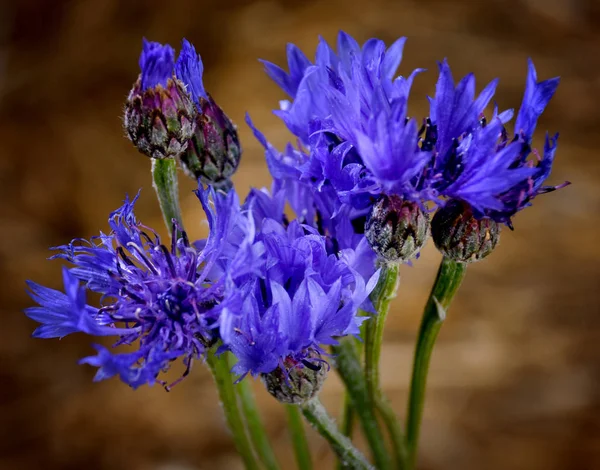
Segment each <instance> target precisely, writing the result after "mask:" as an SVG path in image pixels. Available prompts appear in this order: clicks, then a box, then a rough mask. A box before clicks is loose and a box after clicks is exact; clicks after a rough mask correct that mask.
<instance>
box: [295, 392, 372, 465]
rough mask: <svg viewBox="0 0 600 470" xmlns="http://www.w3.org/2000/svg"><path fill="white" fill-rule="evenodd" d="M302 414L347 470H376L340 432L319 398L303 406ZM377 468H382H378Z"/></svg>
mask: <svg viewBox="0 0 600 470" xmlns="http://www.w3.org/2000/svg"><path fill="white" fill-rule="evenodd" d="M302 413H303V414H304V417H305V418H306V419H307V420H308V422H309V423H310V424H311V425H312V426H313V427H314V428H315V429H316V430H317V431H318V432H319V434H321V436H323V437H324V438H325V439H327V441H328V442H329V445H330V446H331V448H332V449H333V451H334V452H335V453H336V454H337V456H338V457H339V458H340V460H341V461H342V462H344V465H345V466H346V468H353V469H356V470H374V468H375V467H373V466H372V465H371V464H370V463H369V462H368V461H367V460H366V459H365V457H364V456H363V455H362V454H361V453H360V452H359V451H358V449H356V447H354V446H353V445H352V442H351V441H350V439H348V438H347V437H346V436H344V435H343V434H342V433H340V431H339V430H338V428H337V426H336V425H335V422H334V421H333V420H332V419H331V417H330V416H329V415H328V414H327V410H326V409H325V407H324V406H323V405H322V404H321V402H320V401H319V399H318V398H312V399H311V400H309V401H308V402H306V403H305V404H304V405H302ZM377 468H378V469H379V468H382V467H379V466H377Z"/></svg>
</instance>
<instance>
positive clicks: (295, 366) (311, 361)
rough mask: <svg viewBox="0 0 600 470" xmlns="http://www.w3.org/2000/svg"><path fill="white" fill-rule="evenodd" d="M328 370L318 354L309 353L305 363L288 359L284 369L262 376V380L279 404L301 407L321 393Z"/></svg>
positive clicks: (285, 360) (284, 362)
mask: <svg viewBox="0 0 600 470" xmlns="http://www.w3.org/2000/svg"><path fill="white" fill-rule="evenodd" d="M315 359H316V360H317V361H316V362H315ZM328 369H329V367H328V366H327V364H326V363H325V362H323V361H322V360H321V359H320V358H319V357H318V355H317V354H316V353H309V355H308V356H307V358H306V359H305V360H303V361H298V360H296V359H294V358H292V357H290V356H288V357H286V358H285V359H284V361H283V367H282V366H281V365H280V366H278V367H277V369H275V370H274V371H273V372H269V373H268V374H261V378H262V381H263V383H264V384H265V387H266V389H267V391H268V392H269V393H270V394H271V395H273V396H274V397H275V398H276V399H277V400H278V401H279V402H281V403H287V404H293V405H301V404H303V403H306V402H307V401H308V400H310V399H311V398H314V397H315V396H316V395H317V394H318V393H319V391H320V390H321V387H322V386H323V383H324V382H325V378H326V377H327V372H328Z"/></svg>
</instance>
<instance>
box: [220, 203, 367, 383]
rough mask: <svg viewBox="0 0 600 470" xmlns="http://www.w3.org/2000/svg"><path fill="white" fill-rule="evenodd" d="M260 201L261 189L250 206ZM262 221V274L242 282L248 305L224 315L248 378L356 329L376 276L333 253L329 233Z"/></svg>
mask: <svg viewBox="0 0 600 470" xmlns="http://www.w3.org/2000/svg"><path fill="white" fill-rule="evenodd" d="M257 201H260V197H257V196H256V195H255V196H254V200H253V201H251V202H250V208H251V209H250V210H252V207H254V206H255V205H256V204H258V202H257ZM264 202H266V201H262V203H264ZM265 207H266V206H265V205H264V204H263V205H262V207H260V209H259V211H260V213H263V212H264V209H265ZM257 217H258V216H257ZM260 225H261V231H260V233H259V234H257V239H259V240H260V241H261V242H262V244H263V245H264V248H265V264H264V266H263V271H262V275H261V276H259V277H255V278H253V279H248V280H247V281H246V283H244V284H241V285H240V289H241V290H245V291H248V292H249V295H248V296H246V298H245V299H244V302H243V306H242V308H241V309H240V310H239V311H234V310H231V309H228V310H227V311H223V314H222V317H221V329H220V331H221V338H222V340H223V342H224V344H225V346H226V347H227V348H228V349H230V350H231V351H232V352H233V354H234V355H235V356H236V357H237V359H238V362H237V364H236V365H235V367H234V372H236V373H237V374H239V375H240V376H242V377H243V376H244V375H246V374H247V373H251V374H252V375H257V374H261V373H269V372H272V371H273V370H274V369H276V368H277V366H278V365H281V364H283V362H284V360H286V359H289V358H291V359H293V360H294V361H296V362H297V363H303V362H304V363H306V361H307V360H308V358H309V357H314V353H315V352H316V353H317V354H320V353H322V352H323V349H322V346H323V345H328V344H334V343H335V342H336V340H335V338H336V337H339V336H344V335H349V334H352V335H356V334H358V332H359V326H360V323H361V322H362V320H363V319H364V317H359V316H357V311H358V308H359V307H360V306H361V305H363V304H364V303H365V301H366V300H367V298H368V295H369V293H370V292H371V291H372V289H373V288H374V286H375V284H376V282H377V277H378V273H376V274H375V275H373V276H372V278H371V279H370V280H369V282H367V283H365V281H364V279H363V277H362V276H361V275H360V274H359V273H358V272H356V271H355V270H354V269H352V268H351V267H350V266H349V265H348V264H347V263H346V261H345V260H344V259H340V257H338V256H336V255H334V254H328V253H327V249H326V245H325V238H324V237H323V236H321V235H319V234H318V233H317V231H316V230H314V229H312V228H310V227H308V226H305V225H302V224H300V223H298V222H297V221H293V222H291V223H290V224H289V225H288V226H287V227H285V226H284V225H283V224H282V223H280V222H279V221H277V220H273V219H263V220H262V222H261V224H260ZM309 362H310V361H309ZM314 366H318V365H314Z"/></svg>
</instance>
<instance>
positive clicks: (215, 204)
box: [26, 190, 262, 388]
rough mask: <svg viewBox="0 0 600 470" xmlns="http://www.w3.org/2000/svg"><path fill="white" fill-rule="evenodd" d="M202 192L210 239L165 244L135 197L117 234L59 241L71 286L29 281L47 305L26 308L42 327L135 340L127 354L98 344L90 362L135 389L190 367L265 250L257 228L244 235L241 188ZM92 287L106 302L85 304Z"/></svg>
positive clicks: (117, 221) (119, 213) (117, 217)
mask: <svg viewBox="0 0 600 470" xmlns="http://www.w3.org/2000/svg"><path fill="white" fill-rule="evenodd" d="M198 195H199V197H200V200H201V202H202V205H203V208H204V210H205V212H206V214H207V217H208V221H209V224H210V235H209V237H208V239H207V240H205V241H204V242H199V243H196V244H194V245H191V244H190V243H189V241H188V239H187V235H186V234H185V232H184V233H183V235H182V237H181V238H180V239H179V240H173V242H172V243H171V245H170V247H167V246H165V245H164V244H163V243H162V242H161V239H160V237H159V236H158V235H157V234H156V233H155V232H153V231H152V230H151V229H149V228H148V227H146V226H144V225H143V224H141V223H140V222H138V221H137V219H136V218H135V215H134V213H133V209H134V205H135V201H136V200H137V197H136V198H135V199H134V200H133V201H130V200H129V199H126V200H125V203H124V204H123V206H122V207H121V208H119V209H118V210H116V211H115V212H113V213H112V214H111V215H110V218H109V225H110V228H111V231H110V233H109V234H108V235H105V234H101V235H100V236H98V237H95V238H93V239H91V240H90V241H86V240H74V241H73V242H72V243H70V244H69V245H65V246H61V247H58V248H57V249H58V250H60V253H59V254H58V255H55V256H54V258H61V259H65V260H67V261H69V262H70V263H72V264H73V265H74V267H73V268H71V269H69V270H67V269H66V268H65V270H64V284H65V291H66V293H62V292H58V291H55V290H52V289H48V288H45V287H42V286H39V285H37V284H34V283H30V284H29V285H30V288H31V291H32V292H31V296H32V298H33V299H34V300H35V301H36V302H37V303H38V304H39V305H40V306H39V307H33V308H30V309H28V310H27V312H26V313H27V315H28V316H30V317H31V318H32V319H34V320H36V321H38V322H40V323H42V326H41V327H39V328H38V329H37V330H36V332H35V333H34V335H35V336H39V337H43V338H50V337H57V336H64V335H67V334H70V333H75V332H82V333H87V334H90V335H95V336H100V335H101V336H104V335H114V336H118V337H119V339H118V340H117V342H116V344H115V346H119V345H129V346H133V345H134V344H135V345H136V346H135V351H133V352H125V353H111V352H109V351H108V350H106V349H104V348H102V347H99V348H97V349H98V354H97V355H96V356H93V357H88V358H85V359H84V360H82V362H83V363H87V364H91V365H94V366H96V367H98V368H99V371H98V373H97V375H96V380H101V379H104V378H108V377H112V376H114V375H119V376H120V377H121V379H122V380H123V381H125V382H126V383H128V384H129V385H130V386H132V387H134V388H135V387H137V386H139V385H141V384H144V383H147V384H150V385H151V384H153V383H154V382H155V381H157V376H158V374H159V373H160V372H161V371H164V370H166V369H167V368H168V366H169V364H170V362H171V361H173V360H174V359H176V358H179V357H181V358H182V359H183V362H184V364H185V365H186V366H187V370H189V368H190V367H191V365H192V362H193V360H195V359H199V358H200V357H202V355H203V354H204V352H205V350H206V348H207V347H209V346H210V345H211V344H213V343H214V342H215V341H216V340H217V339H218V326H219V316H220V312H221V309H222V308H223V307H222V305H221V304H225V305H228V306H229V308H234V309H237V308H239V307H236V306H235V305H234V299H231V298H228V292H229V291H228V286H230V285H232V284H233V283H234V282H237V281H238V280H239V279H242V278H243V276H245V275H247V274H248V273H249V272H252V270H253V269H254V267H253V263H258V262H260V258H261V256H262V252H261V250H260V247H258V248H257V247H255V246H253V244H252V242H253V240H252V237H253V233H252V231H251V230H250V233H240V230H242V229H243V228H248V227H251V221H250V222H249V223H246V224H245V225H244V224H241V223H240V222H241V221H242V220H241V219H242V216H241V215H240V207H239V203H238V200H237V197H236V196H235V194H234V193H231V194H229V195H222V194H216V193H215V192H214V191H211V190H199V191H198ZM211 201H212V204H211ZM174 233H175V227H174ZM232 245H235V246H236V250H235V252H232V250H231V247H232ZM230 268H231V269H230ZM229 273H232V274H231V275H230V274H229ZM81 281H83V283H84V286H85V287H82V286H80V282H81ZM86 289H87V290H90V291H93V292H97V293H99V294H102V300H101V306H100V307H99V308H97V307H92V306H90V305H88V304H87V303H86V300H85V290H86ZM186 373H187V372H186ZM184 375H185V374H184ZM159 382H160V381H159Z"/></svg>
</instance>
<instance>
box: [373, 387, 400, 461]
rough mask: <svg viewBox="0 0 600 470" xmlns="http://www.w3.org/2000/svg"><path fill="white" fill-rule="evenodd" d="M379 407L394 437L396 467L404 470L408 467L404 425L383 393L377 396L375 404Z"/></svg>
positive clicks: (386, 425) (389, 431) (380, 413)
mask: <svg viewBox="0 0 600 470" xmlns="http://www.w3.org/2000/svg"><path fill="white" fill-rule="evenodd" d="M375 406H376V407H377V412H378V413H379V415H380V416H381V418H382V419H383V422H384V424H385V427H386V428H387V430H388V433H389V434H390V438H391V439H392V446H393V450H394V463H395V466H396V468H398V469H399V470H404V469H405V468H406V467H405V466H406V458H407V455H406V444H405V442H404V436H403V434H402V427H401V426H400V422H399V421H398V418H397V417H396V413H395V412H394V409H393V408H392V405H391V404H390V402H389V401H388V399H387V398H386V397H385V396H384V395H383V394H381V395H380V396H379V397H377V403H376V404H375Z"/></svg>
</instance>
